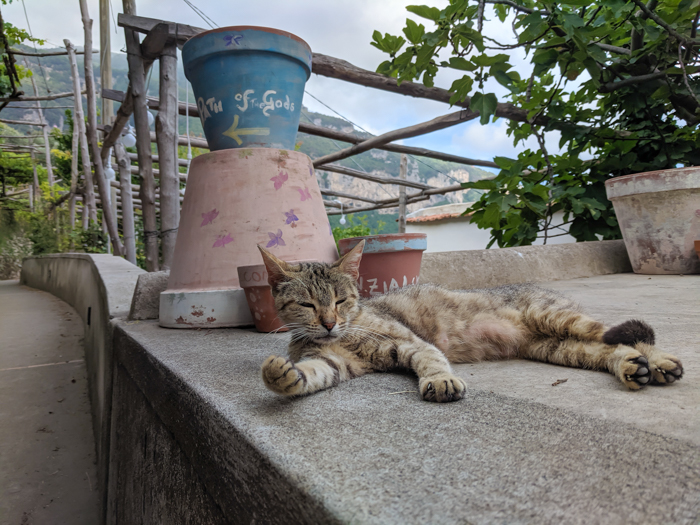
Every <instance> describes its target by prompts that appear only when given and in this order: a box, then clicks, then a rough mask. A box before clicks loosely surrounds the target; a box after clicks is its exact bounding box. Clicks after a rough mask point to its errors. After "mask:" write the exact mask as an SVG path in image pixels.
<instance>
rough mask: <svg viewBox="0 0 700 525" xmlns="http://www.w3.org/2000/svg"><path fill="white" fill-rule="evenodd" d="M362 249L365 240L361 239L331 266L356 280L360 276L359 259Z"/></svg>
mask: <svg viewBox="0 0 700 525" xmlns="http://www.w3.org/2000/svg"><path fill="white" fill-rule="evenodd" d="M364 249H365V240H364V239H362V240H361V241H360V242H358V243H357V245H356V246H355V247H354V248H353V249H352V250H350V251H349V252H348V253H346V254H345V255H343V256H342V257H341V258H340V259H338V260H337V261H336V262H335V263H333V266H334V267H336V268H338V269H339V270H340V271H341V272H343V273H346V274H348V275H349V276H350V277H352V278H353V279H354V280H356V281H357V280H358V279H359V278H360V261H361V260H362V250H364Z"/></svg>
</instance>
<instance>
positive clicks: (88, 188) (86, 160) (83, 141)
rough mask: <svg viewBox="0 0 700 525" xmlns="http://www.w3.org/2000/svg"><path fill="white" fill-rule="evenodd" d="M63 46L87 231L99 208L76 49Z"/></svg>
mask: <svg viewBox="0 0 700 525" xmlns="http://www.w3.org/2000/svg"><path fill="white" fill-rule="evenodd" d="M63 44H64V45H65V46H66V50H67V51H68V60H69V61H70V68H71V77H72V79H73V93H74V94H75V105H74V108H75V110H74V112H73V125H74V126H77V127H78V138H79V140H78V142H79V145H80V154H81V155H82V161H83V177H85V187H84V189H83V191H84V193H83V230H87V222H86V221H87V220H90V221H92V222H97V207H96V204H95V193H94V191H93V182H92V168H91V166H90V152H89V151H88V143H87V135H86V133H85V116H84V114H83V101H82V96H81V95H80V74H79V73H78V61H77V60H76V59H75V48H74V47H73V44H71V42H70V40H68V39H65V40H63ZM76 158H77V155H76ZM86 212H87V213H86Z"/></svg>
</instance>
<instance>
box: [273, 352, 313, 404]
mask: <svg viewBox="0 0 700 525" xmlns="http://www.w3.org/2000/svg"><path fill="white" fill-rule="evenodd" d="M262 378H263V382H264V383H265V386H266V387H267V388H269V389H270V390H272V391H273V392H275V393H277V394H282V395H283V396H296V395H299V394H302V393H303V391H304V386H305V385H306V376H305V375H304V372H302V371H301V370H300V369H299V368H297V367H296V366H295V365H294V363H292V362H291V361H290V360H289V359H285V358H284V357H277V356H274V355H273V356H271V357H268V358H267V360H266V361H265V362H264V363H263V365H262Z"/></svg>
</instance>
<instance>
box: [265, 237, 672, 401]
mask: <svg viewBox="0 0 700 525" xmlns="http://www.w3.org/2000/svg"><path fill="white" fill-rule="evenodd" d="M363 248H364V241H362V242H360V243H359V244H358V245H357V246H356V247H355V248H354V249H353V250H352V251H350V252H349V253H347V254H346V255H345V256H344V257H342V258H341V259H339V260H338V261H337V262H335V263H334V264H332V265H329V264H323V263H301V264H288V263H285V262H284V261H282V260H280V259H278V258H277V257H275V256H274V255H273V254H272V253H270V252H269V251H267V250H266V249H264V248H262V247H260V251H261V252H262V255H263V259H264V261H265V265H266V267H267V272H268V275H269V283H270V286H271V287H272V294H273V296H274V298H275V305H276V307H277V310H278V312H279V316H280V318H281V319H282V321H284V322H285V323H286V326H287V327H289V329H290V334H291V336H292V340H291V342H290V344H289V356H290V359H286V358H284V357H277V356H272V357H270V358H268V359H267V360H266V361H265V363H264V364H263V366H262V376H263V381H264V382H265V385H266V386H267V387H268V388H269V389H270V390H272V391H273V392H277V393H278V394H282V395H285V396H298V395H304V394H311V393H313V392H317V391H319V390H323V389H325V388H330V387H332V386H335V385H337V384H338V383H340V382H341V381H345V380H348V379H353V378H355V377H359V376H361V375H364V374H368V373H371V372H387V371H390V370H392V369H395V368H409V369H411V370H413V371H414V372H415V373H416V374H417V375H418V385H419V391H420V394H421V396H422V398H423V399H424V400H426V401H436V402H438V403H443V402H448V401H456V400H458V399H461V398H462V397H463V396H464V392H465V389H466V385H465V383H464V381H463V380H462V379H461V378H459V377H458V376H456V375H455V374H454V373H453V372H452V368H451V367H450V363H475V362H478V361H484V360H493V359H508V358H512V357H522V358H526V359H534V360H537V361H543V362H546V363H554V364H558V365H564V366H570V367H576V368H590V369H593V370H605V371H608V372H610V373H612V374H614V375H615V376H617V378H618V379H619V380H620V381H622V382H623V383H624V384H625V386H627V388H629V389H631V390H638V389H640V388H643V387H645V386H646V385H648V384H650V383H662V384H666V383H673V382H674V381H676V380H678V379H680V378H681V377H682V375H683V366H682V365H681V362H680V361H679V360H678V358H676V357H674V356H672V355H670V354H667V353H665V352H662V351H661V350H659V349H657V348H656V347H655V346H654V331H653V330H652V328H651V327H650V326H649V325H647V324H646V323H644V322H642V321H637V320H630V321H626V322H624V323H622V324H620V325H617V326H614V327H612V328H609V327H606V326H605V325H604V324H603V323H601V322H599V321H596V320H594V319H592V318H591V317H588V316H587V315H586V314H584V313H583V312H582V311H581V308H580V306H579V305H577V304H576V303H575V302H573V301H572V300H570V299H567V298H566V297H563V296H561V295H559V294H558V293H556V292H554V291H551V290H546V289H544V288H540V287H538V286H534V285H529V284H524V285H511V286H501V287H499V288H492V289H486V290H466V291H451V290H445V289H443V288H440V287H438V286H431V285H421V286H410V287H407V288H403V289H400V290H397V291H394V292H391V293H389V294H386V295H382V296H378V297H374V298H372V299H360V297H359V294H358V290H357V285H356V280H357V278H358V276H359V267H360V260H361V259H362V250H363Z"/></svg>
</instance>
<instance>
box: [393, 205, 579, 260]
mask: <svg viewBox="0 0 700 525" xmlns="http://www.w3.org/2000/svg"><path fill="white" fill-rule="evenodd" d="M563 221H564V216H563V213H561V212H560V213H555V214H554V217H553V218H552V224H561V223H562V222H563ZM406 233H425V234H427V235H428V249H427V250H426V253H427V252H455V251H461V250H483V249H485V248H486V245H487V244H488V243H489V240H490V239H491V230H480V229H479V228H478V227H477V226H476V224H470V223H469V219H467V218H455V219H441V220H437V221H427V222H407V223H406ZM555 233H559V232H555ZM542 241H543V240H542V239H537V241H536V242H535V243H534V244H543V242H542ZM570 242H576V239H574V238H573V237H572V236H571V235H568V234H567V235H562V236H561V237H553V238H550V239H547V244H566V243H570ZM491 248H498V245H496V244H494V245H493V246H492V247H491Z"/></svg>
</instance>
